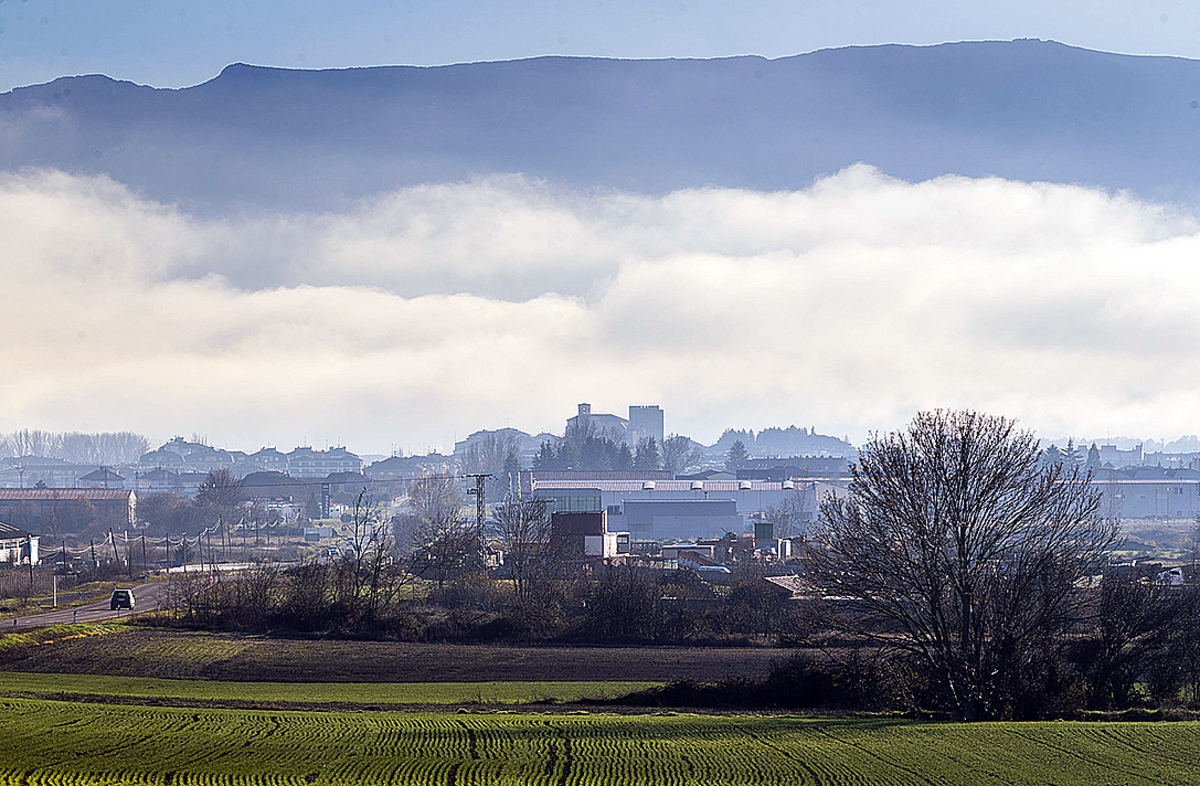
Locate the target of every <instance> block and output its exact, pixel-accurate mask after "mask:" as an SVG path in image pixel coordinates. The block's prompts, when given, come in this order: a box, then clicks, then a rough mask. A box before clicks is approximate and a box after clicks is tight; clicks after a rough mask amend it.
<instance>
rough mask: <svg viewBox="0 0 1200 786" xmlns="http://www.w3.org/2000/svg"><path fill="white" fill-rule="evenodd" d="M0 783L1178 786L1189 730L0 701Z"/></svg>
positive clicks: (1199, 741) (1191, 736) (1189, 750)
mask: <svg viewBox="0 0 1200 786" xmlns="http://www.w3.org/2000/svg"><path fill="white" fill-rule="evenodd" d="M0 728H2V730H3V733H4V735H5V738H6V739H5V746H4V749H3V753H0V784H10V783H11V784H18V783H23V784H66V783H73V784H84V783H157V784H166V783H170V784H175V785H178V784H197V786H201V785H203V786H209V785H210V784H212V785H213V786H216V785H217V784H220V785H221V786H241V784H247V785H249V784H254V785H257V784H297V786H300V785H301V784H333V783H336V784H387V783H404V784H410V783H411V784H453V786H467V785H468V784H504V783H521V784H546V785H547V786H568V785H569V784H604V786H610V785H611V786H624V785H625V784H629V785H630V786H633V785H634V784H637V785H638V786H641V785H642V784H672V785H674V784H692V783H695V784H706V785H708V784H755V785H757V784H788V786H795V785H796V784H814V785H818V786H838V785H840V784H863V786H866V785H867V784H916V783H921V784H934V785H935V786H936V785H937V784H988V783H994V784H1035V783H1036V784H1045V783H1056V784H1062V785H1066V784H1089V785H1090V784H1118V783H1119V784H1127V783H1140V782H1152V783H1155V784H1183V783H1192V782H1195V781H1196V779H1197V777H1196V776H1197V771H1198V768H1197V766H1196V765H1195V764H1194V763H1193V762H1195V761H1197V760H1200V727H1198V726H1197V725H1196V724H1191V723H1177V724H1136V723H1124V724H1105V723H1039V724H1003V723H1000V724H974V725H962V724H931V723H915V722H895V721H882V720H830V719H814V718H793V717H754V716H734V717H712V716H688V715H675V716H659V715H640V716H616V715H549V714H522V715H512V714H462V713H457V714H452V713H390V712H381V713H298V712H274V711H257V710H254V711H250V710H202V711H195V710H191V709H176V708H157V707H155V708H151V707H130V706H104V705H73V704H69V703H65V702H50V701H33V700H20V699H9V700H0Z"/></svg>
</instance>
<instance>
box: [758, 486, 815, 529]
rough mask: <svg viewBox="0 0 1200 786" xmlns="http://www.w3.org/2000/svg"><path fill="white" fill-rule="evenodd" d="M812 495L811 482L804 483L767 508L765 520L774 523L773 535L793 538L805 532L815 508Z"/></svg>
mask: <svg viewBox="0 0 1200 786" xmlns="http://www.w3.org/2000/svg"><path fill="white" fill-rule="evenodd" d="M814 495H815V491H814V490H813V484H812V483H808V484H804V485H803V486H800V487H798V488H795V489H793V490H792V491H791V492H789V493H787V494H784V496H783V499H781V500H779V502H777V503H775V504H774V505H771V506H770V507H769V508H767V510H766V511H765V512H766V514H767V521H770V522H771V523H772V524H774V525H775V537H777V538H794V537H798V536H801V535H805V534H807V531H808V527H809V525H810V524H811V523H812V519H813V513H814V508H816V500H815V499H813V496H814Z"/></svg>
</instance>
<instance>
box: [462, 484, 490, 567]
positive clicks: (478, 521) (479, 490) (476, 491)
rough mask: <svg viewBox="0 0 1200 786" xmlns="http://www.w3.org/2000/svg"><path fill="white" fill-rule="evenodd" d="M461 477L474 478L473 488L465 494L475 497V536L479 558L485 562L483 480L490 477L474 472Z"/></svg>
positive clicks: (485, 502)
mask: <svg viewBox="0 0 1200 786" xmlns="http://www.w3.org/2000/svg"><path fill="white" fill-rule="evenodd" d="M463 477H467V478H475V488H473V489H467V494H469V495H471V496H473V497H475V538H476V540H477V541H478V545H479V560H480V562H481V563H485V562H486V560H485V559H484V557H485V553H484V545H483V544H484V540H483V521H484V514H485V512H486V510H487V501H486V500H485V499H484V496H485V494H484V481H486V480H487V479H488V478H490V477H491V475H489V474H483V473H476V474H472V475H464V476H463Z"/></svg>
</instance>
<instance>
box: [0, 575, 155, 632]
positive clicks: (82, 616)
mask: <svg viewBox="0 0 1200 786" xmlns="http://www.w3.org/2000/svg"><path fill="white" fill-rule="evenodd" d="M118 586H120V585H118ZM168 586H169V585H168V583H167V582H165V581H158V582H154V583H151V584H139V585H137V586H135V587H134V588H133V597H134V600H135V603H134V606H135V608H134V610H133V611H134V613H135V614H136V613H139V612H143V611H154V609H155V607H156V606H157V605H158V604H159V603H162V604H165V603H166V602H167V587H168ZM60 594H62V595H66V593H60ZM128 616H129V610H128V609H117V610H116V611H113V610H111V609H109V607H108V598H105V599H104V600H102V601H101V602H99V603H92V604H89V605H87V606H75V607H74V608H70V609H68V608H61V609H57V610H55V611H49V612H46V613H45V614H31V615H29V616H28V617H16V618H14V619H13V620H11V621H9V620H4V621H3V623H0V625H2V626H3V627H0V631H2V630H5V629H12V628H17V629H20V628H37V627H41V626H43V625H63V624H66V623H70V622H100V621H102V620H111V619H116V618H117V617H128Z"/></svg>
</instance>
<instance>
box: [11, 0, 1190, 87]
mask: <svg viewBox="0 0 1200 786" xmlns="http://www.w3.org/2000/svg"><path fill="white" fill-rule="evenodd" d="M0 31H2V32H0V90H7V89H9V88H11V87H14V86H19V85H26V84H33V83H37V82H45V81H49V80H50V79H53V78H54V77H56V76H62V75H67V74H81V73H105V74H108V75H110V76H114V77H117V78H120V79H129V80H133V81H135V82H139V83H142V84H151V85H155V86H160V87H179V86H184V85H189V84H196V83H198V82H202V81H205V80H206V79H209V78H211V77H213V76H215V75H216V74H217V73H218V72H219V71H220V70H221V68H222V67H223V66H225V65H227V64H229V63H232V62H250V63H256V64H262V65H274V66H285V67H294V68H333V67H349V66H364V65H379V64H413V65H433V64H441V63H451V62H468V61H477V60H499V59H510V58H521V57H532V56H537V55H545V54H567V55H598V56H608V57H717V56H725V55H735V54H760V55H765V56H768V57H779V56H785V55H789V54H796V53H799V52H806V51H811V50H813V49H820V48H824V47H833V46H845V45H850V44H876V43H888V42H901V43H915V44H932V43H939V42H942V41H951V40H977V39H1010V38H1020V37H1036V38H1050V39H1055V40H1059V41H1063V42H1065V43H1069V44H1074V45H1077V46H1083V47H1087V48H1092V49H1103V50H1107V51H1117V52H1127V53H1138V54H1170V55H1179V56H1185V57H1200V5H1197V4H1195V3H1184V2H1178V1H1177V0H1164V1H1163V2H1156V3H1142V2H1136V1H1135V0H1099V1H1094V2H1036V1H1035V0H1023V1H1022V2H1015V3H997V2H986V3H984V2H964V1H963V0H943V1H941V2H925V3H915V4H914V3H912V2H899V1H898V0H875V1H874V2H872V1H870V0H866V1H864V0H857V1H855V0H837V1H836V2H835V1H834V0H819V1H815V0H766V1H763V0H760V1H759V2H746V3H737V4H735V3H716V2H712V1H711V0H671V1H670V2H660V1H659V0H583V2H576V1H570V2H568V1H566V0H564V1H563V2H551V1H550V0H529V1H528V2H506V3H477V2H466V0H439V1H438V2H432V1H431V0H411V1H410V2H398V3H378V2H360V1H355V0H351V1H350V2H339V3H327V2H313V0H295V1H294V2H287V3H283V2H270V3H245V2H237V3H235V2H228V0H212V1H210V2H205V3H194V2H189V1H188V0H183V1H182V2H179V1H178V0H175V1H172V0H165V1H164V0H153V1H152V2H151V1H149V0H106V1H105V2H97V0H0Z"/></svg>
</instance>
